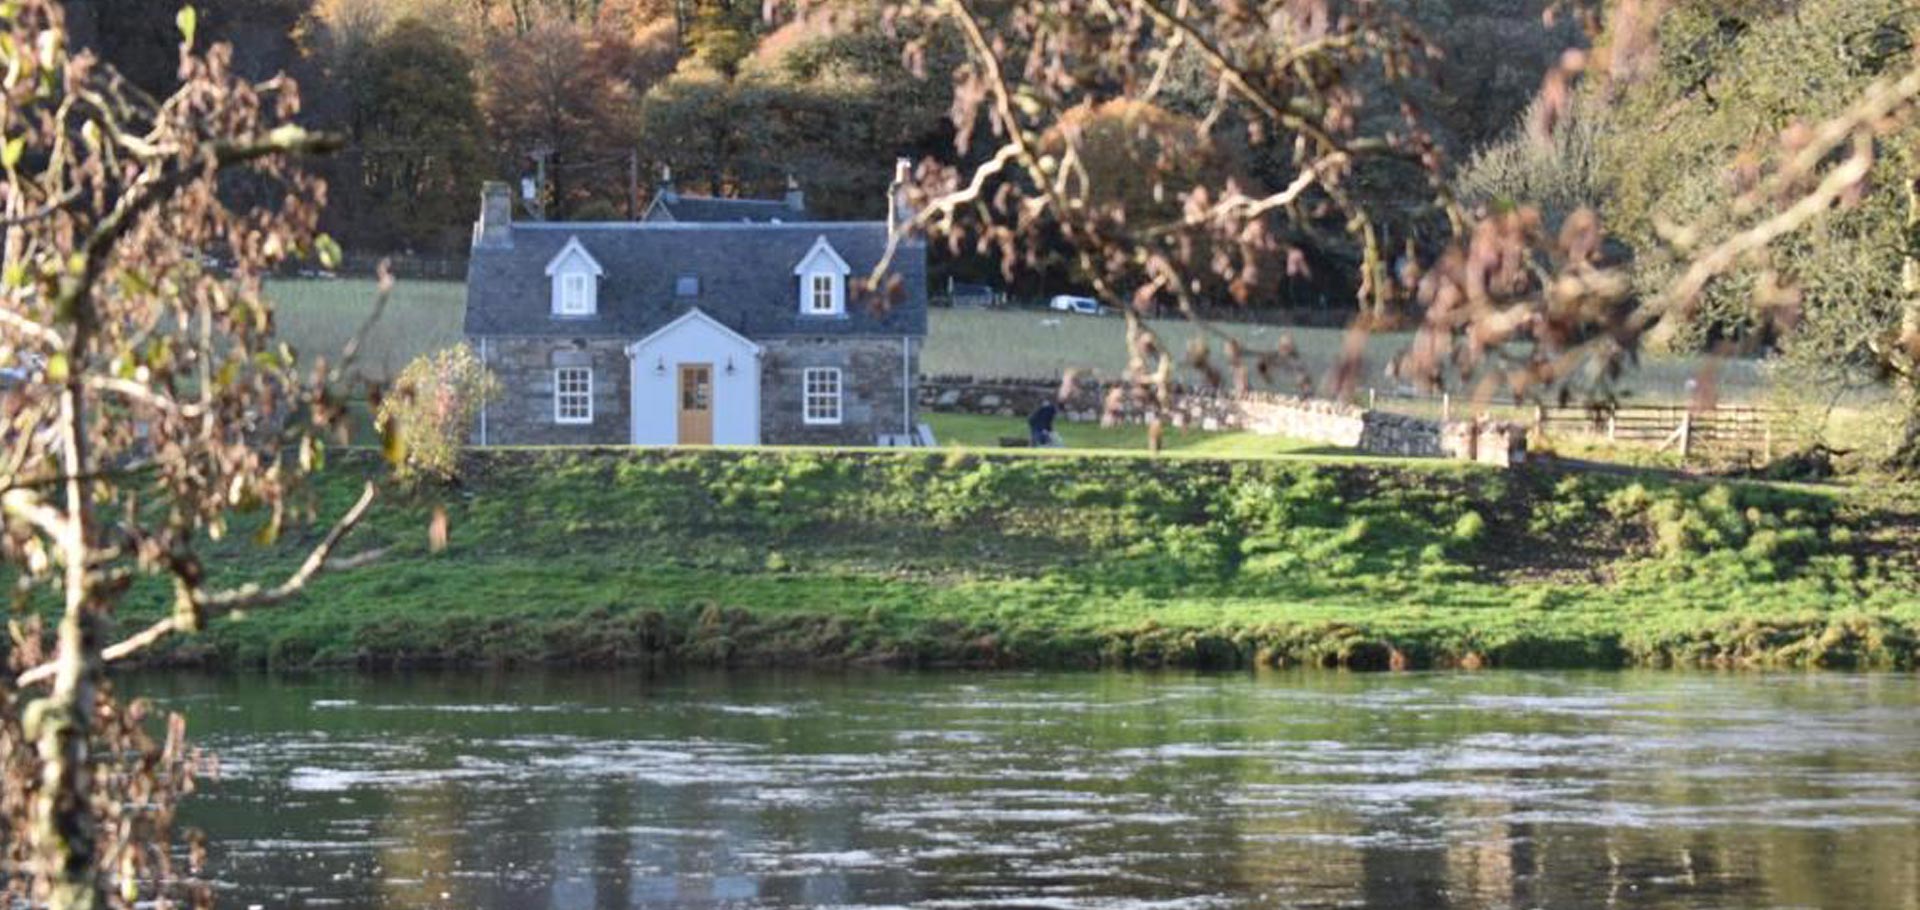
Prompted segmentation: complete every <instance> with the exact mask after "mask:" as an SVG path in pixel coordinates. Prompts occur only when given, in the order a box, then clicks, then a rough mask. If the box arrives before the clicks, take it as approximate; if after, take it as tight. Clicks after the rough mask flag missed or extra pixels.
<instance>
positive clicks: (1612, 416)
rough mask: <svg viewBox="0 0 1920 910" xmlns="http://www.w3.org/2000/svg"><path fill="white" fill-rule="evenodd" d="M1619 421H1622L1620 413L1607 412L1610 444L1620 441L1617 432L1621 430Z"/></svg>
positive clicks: (1608, 440) (1614, 411)
mask: <svg viewBox="0 0 1920 910" xmlns="http://www.w3.org/2000/svg"><path fill="white" fill-rule="evenodd" d="M1619 420H1620V414H1619V412H1618V411H1616V410H1609V411H1607V442H1609V443H1615V442H1619V441H1620V437H1619V435H1618V433H1617V432H1616V431H1617V430H1618V429H1619V424H1618V421H1619Z"/></svg>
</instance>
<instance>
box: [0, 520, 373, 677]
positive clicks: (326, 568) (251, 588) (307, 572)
mask: <svg viewBox="0 0 1920 910" xmlns="http://www.w3.org/2000/svg"><path fill="white" fill-rule="evenodd" d="M377 493H378V488H376V487H375V486H374V485H373V484H372V483H371V482H369V483H368V484H367V485H366V487H365V488H364V489H363V490H362V491H361V493H360V498H359V500H357V501H356V502H354V504H353V507H352V508H350V509H348V510H347V512H346V514H345V515H342V516H341V517H340V520H339V521H338V522H336V523H335V524H334V526H333V528H332V529H331V530H329V531H328V532H327V536H326V537H324V538H322V539H321V541H320V543H319V544H318V545H317V546H315V547H314V548H313V550H312V551H311V552H309V553H308V554H307V558H306V559H305V560H304V561H302V562H301V563H300V567H299V568H298V569H295V570H294V572H293V574H291V575H288V576H287V578H286V579H285V580H284V581H282V582H280V583H279V584H278V585H275V586H273V587H271V588H262V587H260V586H259V585H245V586H243V587H239V588H235V589H232V590H229V591H218V592H211V593H209V592H206V591H203V590H201V589H198V588H195V589H193V590H192V591H191V593H190V595H189V596H191V597H192V598H193V602H194V604H195V605H196V606H198V607H202V608H204V609H206V611H207V613H208V614H209V615H210V616H217V615H220V614H223V613H231V612H233V611H235V610H243V609H252V608H255V607H265V606H272V605H274V604H278V603H281V602H283V601H286V600H288V599H290V598H292V597H294V596H295V595H297V594H299V593H300V592H302V591H303V590H305V589H306V587H307V585H308V583H310V582H312V581H313V580H314V579H315V578H318V577H319V576H320V575H322V574H324V573H327V572H344V571H350V570H352V569H357V568H360V567H362V566H366V565H369V564H371V563H373V562H374V561H376V560H378V559H380V558H381V557H382V556H384V555H386V550H384V549H375V550H369V551H366V552H364V553H358V554H355V555H353V556H349V557H345V558H343V559H333V558H332V557H333V551H334V550H335V549H337V548H338V547H339V546H340V543H341V541H343V540H345V539H346V538H347V535H348V534H351V533H352V532H353V529H354V527H355V526H357V525H359V523H360V520H361V519H363V518H365V517H366V514H367V509H368V508H369V507H371V506H372V505H373V500H374V497H375V496H376V495H377ZM13 502H14V501H13V498H12V497H9V498H8V499H7V506H8V510H9V511H13V510H14V505H13ZM179 630H180V626H179V621H178V620H177V619H175V618H174V617H167V618H166V619H162V620H159V621H157V622H155V623H153V624H152V625H150V626H148V627H146V628H145V629H142V630H141V631H139V632H137V633H135V634H133V635H130V636H128V637H127V638H124V639H122V640H120V641H119V642H116V643H114V644H112V645H109V646H107V647H106V648H103V649H101V651H100V659H101V661H102V662H103V663H110V662H113V661H116V660H123V659H125V658H127V657H130V656H132V655H134V654H137V653H139V652H140V651H141V650H143V649H145V648H147V647H150V646H152V645H153V644H155V643H156V642H159V641H160V640H162V639H164V638H166V637H167V636H168V635H169V634H172V633H173V632H176V631H179ZM57 671H58V662H57V661H49V662H47V663H44V664H41V665H40V666H37V667H34V668H33V669H31V670H28V671H26V672H24V673H22V674H20V676H19V677H18V678H17V679H16V680H15V681H14V684H15V685H16V686H18V687H20V688H25V687H27V686H30V685H34V684H36V683H40V682H44V681H46V680H47V679H49V678H51V677H52V676H53V675H54V673H56V672H57Z"/></svg>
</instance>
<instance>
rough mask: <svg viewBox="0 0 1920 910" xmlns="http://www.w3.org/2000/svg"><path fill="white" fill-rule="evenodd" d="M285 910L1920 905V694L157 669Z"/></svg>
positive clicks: (1903, 684)
mask: <svg viewBox="0 0 1920 910" xmlns="http://www.w3.org/2000/svg"><path fill="white" fill-rule="evenodd" d="M135 688H139V689H144V690H145V691H147V692H150V693H152V694H155V695H157V696H159V697H161V698H162V700H163V701H165V702H167V703H169V704H172V705H176V706H179V707H183V708H185V709H186V710H187V711H188V712H189V715H190V717H191V726H192V728H193V729H194V730H196V731H197V735H198V741H199V742H200V743H201V744H202V745H204V746H208V747H210V748H212V749H213V750H215V751H216V752H217V753H218V754H219V755H220V758H221V766H222V774H221V779H220V780H219V781H218V782H216V783H214V784H212V785H211V786H209V787H207V788H206V790H205V791H204V792H203V794H202V795H200V796H198V797H196V798H195V799H194V801H193V802H192V803H191V805H190V808H189V811H188V813H187V814H188V816H189V818H190V820H191V821H192V822H193V823H195V824H198V825H201V826H203V827H204V828H206V829H207V830H208V831H209V833H210V834H211V835H212V837H213V839H214V842H215V845H216V850H215V856H214V861H215V868H214V870H213V871H214V874H215V876H216V878H217V879H218V882H219V887H220V888H221V896H222V901H223V903H225V904H228V905H233V906H242V907H244V906H247V905H249V904H260V905H263V906H271V907H321V906H326V907H364V906H396V907H400V906H404V907H422V906H446V907H512V908H533V907H555V908H562V907H564V908H575V907H635V906H669V905H672V906H790V905H800V904H835V905H855V906H876V905H887V906H899V905H912V906H925V907H990V906H1009V907H1011V906H1018V907H1156V908H1157V907H1169V908H1200V907H1216V906H1249V905H1255V906H1290V907H1380V908H1388V907H1392V908H1399V907H1448V908H1495V907H1516V908H1524V907H1551V908H1569V907H1645V908H1680V907H1741V908H1745V907H1834V908H1842V907H1844V908H1869V907H1871V908H1879V907H1891V908H1914V907H1920V724H1916V723H1915V720H1916V717H1920V710H1917V709H1920V680H1916V678H1914V677H1911V676H1850V675H1837V674H1835V675H1808V676H1758V675H1717V676H1716V675H1688V674H1677V673H1628V674H1603V673H1593V674H1521V673H1487V674H1478V675H1445V674H1433V675H1378V676H1359V675H1345V674H1333V673H1323V674H1303V675H1281V676H1262V677H1257V678H1255V677H1244V676H1221V677H1205V676H1156V675H1127V674H1020V675H991V676H981V675H944V674H943V675H911V674H878V673H876V674H849V675H772V674H745V675H728V676H693V677H672V678H666V679H660V678H655V679H648V678H645V677H642V676H638V675H618V674H604V673H602V674H570V675H528V674H518V675H502V676H497V677H485V676H475V675H429V676H399V677H396V676H355V675H343V676H337V677H317V678H304V677H303V678H298V679H286V678H269V677H257V676H250V677H238V678H217V679H209V678H188V679H184V680H183V679H179V678H177V677H151V678H147V679H141V680H137V684H136V686H135Z"/></svg>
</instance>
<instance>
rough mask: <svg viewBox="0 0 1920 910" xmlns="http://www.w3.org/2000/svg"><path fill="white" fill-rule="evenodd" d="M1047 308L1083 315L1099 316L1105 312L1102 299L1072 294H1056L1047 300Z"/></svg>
mask: <svg viewBox="0 0 1920 910" xmlns="http://www.w3.org/2000/svg"><path fill="white" fill-rule="evenodd" d="M1047 308H1048V309H1051V310H1059V311H1060V312H1062V313H1079V314H1080V315H1082V316H1098V315H1100V314H1101V313H1103V312H1105V310H1103V309H1102V308H1101V306H1100V301H1098V300H1095V299H1093V298H1092V297H1076V296H1074V295H1072V294H1055V295H1053V299H1052V300H1049V301H1047Z"/></svg>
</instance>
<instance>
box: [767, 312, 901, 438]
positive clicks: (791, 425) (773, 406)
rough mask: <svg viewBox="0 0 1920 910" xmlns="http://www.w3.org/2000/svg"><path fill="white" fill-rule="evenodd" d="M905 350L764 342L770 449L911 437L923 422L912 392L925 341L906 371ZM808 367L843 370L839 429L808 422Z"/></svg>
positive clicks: (870, 341)
mask: <svg viewBox="0 0 1920 910" xmlns="http://www.w3.org/2000/svg"><path fill="white" fill-rule="evenodd" d="M906 344H907V342H905V341H904V340H903V339H900V338H774V339H767V340H764V341H762V342H761V345H762V347H763V349H764V350H763V353H762V354H761V355H760V439H761V441H762V442H765V443H768V444H770V445H851V446H870V445H873V444H875V443H876V442H878V441H879V438H880V436H881V435H882V434H895V433H901V432H911V427H912V426H913V424H914V423H915V422H917V420H918V419H919V418H918V413H919V405H918V403H917V402H916V401H915V400H914V398H913V396H912V393H911V392H910V391H909V390H908V389H907V388H906V386H907V384H908V383H910V382H912V381H914V378H915V377H918V376H919V375H920V340H919V339H914V340H913V341H912V343H911V350H910V352H908V353H907V359H906V362H905V364H904V365H903V364H902V362H901V355H902V347H903V345H906ZM809 367H838V368H839V369H840V379H841V405H840V407H841V411H840V423H839V424H837V425H832V426H821V425H812V424H808V423H807V422H806V420H805V411H804V409H803V404H802V400H803V399H802V395H803V391H802V387H803V386H804V384H805V373H806V370H807V368H809ZM903 410H904V411H906V412H907V413H906V414H905V415H902V413H901V412H902V411H903ZM903 428H905V429H903Z"/></svg>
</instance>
